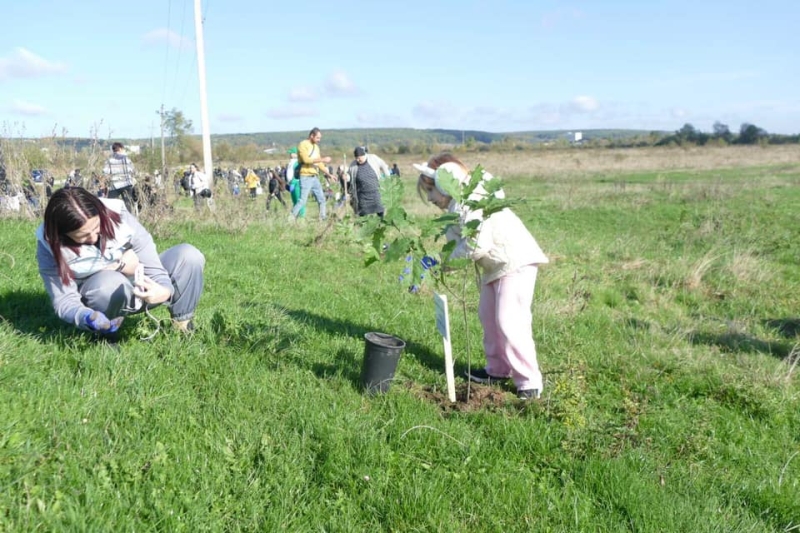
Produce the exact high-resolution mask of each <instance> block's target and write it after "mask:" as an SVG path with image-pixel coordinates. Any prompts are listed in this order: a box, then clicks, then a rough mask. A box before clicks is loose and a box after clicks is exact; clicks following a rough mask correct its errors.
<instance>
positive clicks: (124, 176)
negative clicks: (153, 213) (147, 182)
mask: <svg viewBox="0 0 800 533" xmlns="http://www.w3.org/2000/svg"><path fill="white" fill-rule="evenodd" d="M103 175H104V176H105V177H106V186H107V187H108V191H107V192H106V197H107V198H112V199H114V198H119V199H120V200H122V201H123V202H125V207H126V208H127V209H128V211H130V212H131V213H136V191H135V189H134V185H136V178H135V177H134V175H135V169H134V168H133V163H132V162H131V160H130V158H129V157H128V156H127V154H126V153H125V146H123V144H122V143H121V142H115V143H114V144H112V145H111V157H109V158H108V160H107V161H106V164H105V166H104V167H103ZM68 183H70V185H71V186H72V185H74V180H72V181H70V180H68Z"/></svg>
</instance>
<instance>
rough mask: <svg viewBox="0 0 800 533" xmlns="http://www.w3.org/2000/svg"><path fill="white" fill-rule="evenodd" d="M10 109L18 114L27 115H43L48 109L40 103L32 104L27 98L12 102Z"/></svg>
mask: <svg viewBox="0 0 800 533" xmlns="http://www.w3.org/2000/svg"><path fill="white" fill-rule="evenodd" d="M10 111H11V112H12V113H16V114H18V115H26V116H29V117H36V116H42V115H46V114H47V109H45V108H44V107H43V106H40V105H38V104H32V103H31V102H26V101H25V100H14V102H13V103H12V104H11V108H10Z"/></svg>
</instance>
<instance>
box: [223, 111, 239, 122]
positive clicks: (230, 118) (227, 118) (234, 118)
mask: <svg viewBox="0 0 800 533" xmlns="http://www.w3.org/2000/svg"><path fill="white" fill-rule="evenodd" d="M217 120H219V121H220V122H242V121H243V120H244V117H243V116H242V115H237V114H235V113H220V114H219V115H217Z"/></svg>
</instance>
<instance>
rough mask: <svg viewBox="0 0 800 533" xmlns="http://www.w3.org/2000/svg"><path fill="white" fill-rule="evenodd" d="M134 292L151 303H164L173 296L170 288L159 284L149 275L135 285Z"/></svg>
mask: <svg viewBox="0 0 800 533" xmlns="http://www.w3.org/2000/svg"><path fill="white" fill-rule="evenodd" d="M133 294H134V296H136V297H137V298H141V299H142V301H143V302H145V303H148V304H151V305H157V304H162V303H164V302H166V301H167V300H169V299H170V298H171V297H172V292H171V291H170V290H169V289H168V288H166V287H164V286H162V285H159V284H158V283H156V282H155V281H153V280H152V279H150V278H148V277H147V276H145V277H144V279H143V280H142V281H141V282H140V283H138V284H137V285H134V287H133Z"/></svg>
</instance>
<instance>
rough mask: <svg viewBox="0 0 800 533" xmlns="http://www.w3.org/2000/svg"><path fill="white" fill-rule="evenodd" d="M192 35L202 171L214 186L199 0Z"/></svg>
mask: <svg viewBox="0 0 800 533" xmlns="http://www.w3.org/2000/svg"><path fill="white" fill-rule="evenodd" d="M194 33H195V42H196V44H197V75H198V77H199V78H200V123H201V125H202V128H203V166H204V167H205V168H203V170H204V171H205V173H206V176H208V180H209V183H210V184H211V185H213V184H214V169H213V167H212V162H211V132H210V131H209V124H208V122H209V121H208V96H207V94H206V56H205V52H204V50H205V46H204V44H203V10H202V9H201V7H200V0H194Z"/></svg>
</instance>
